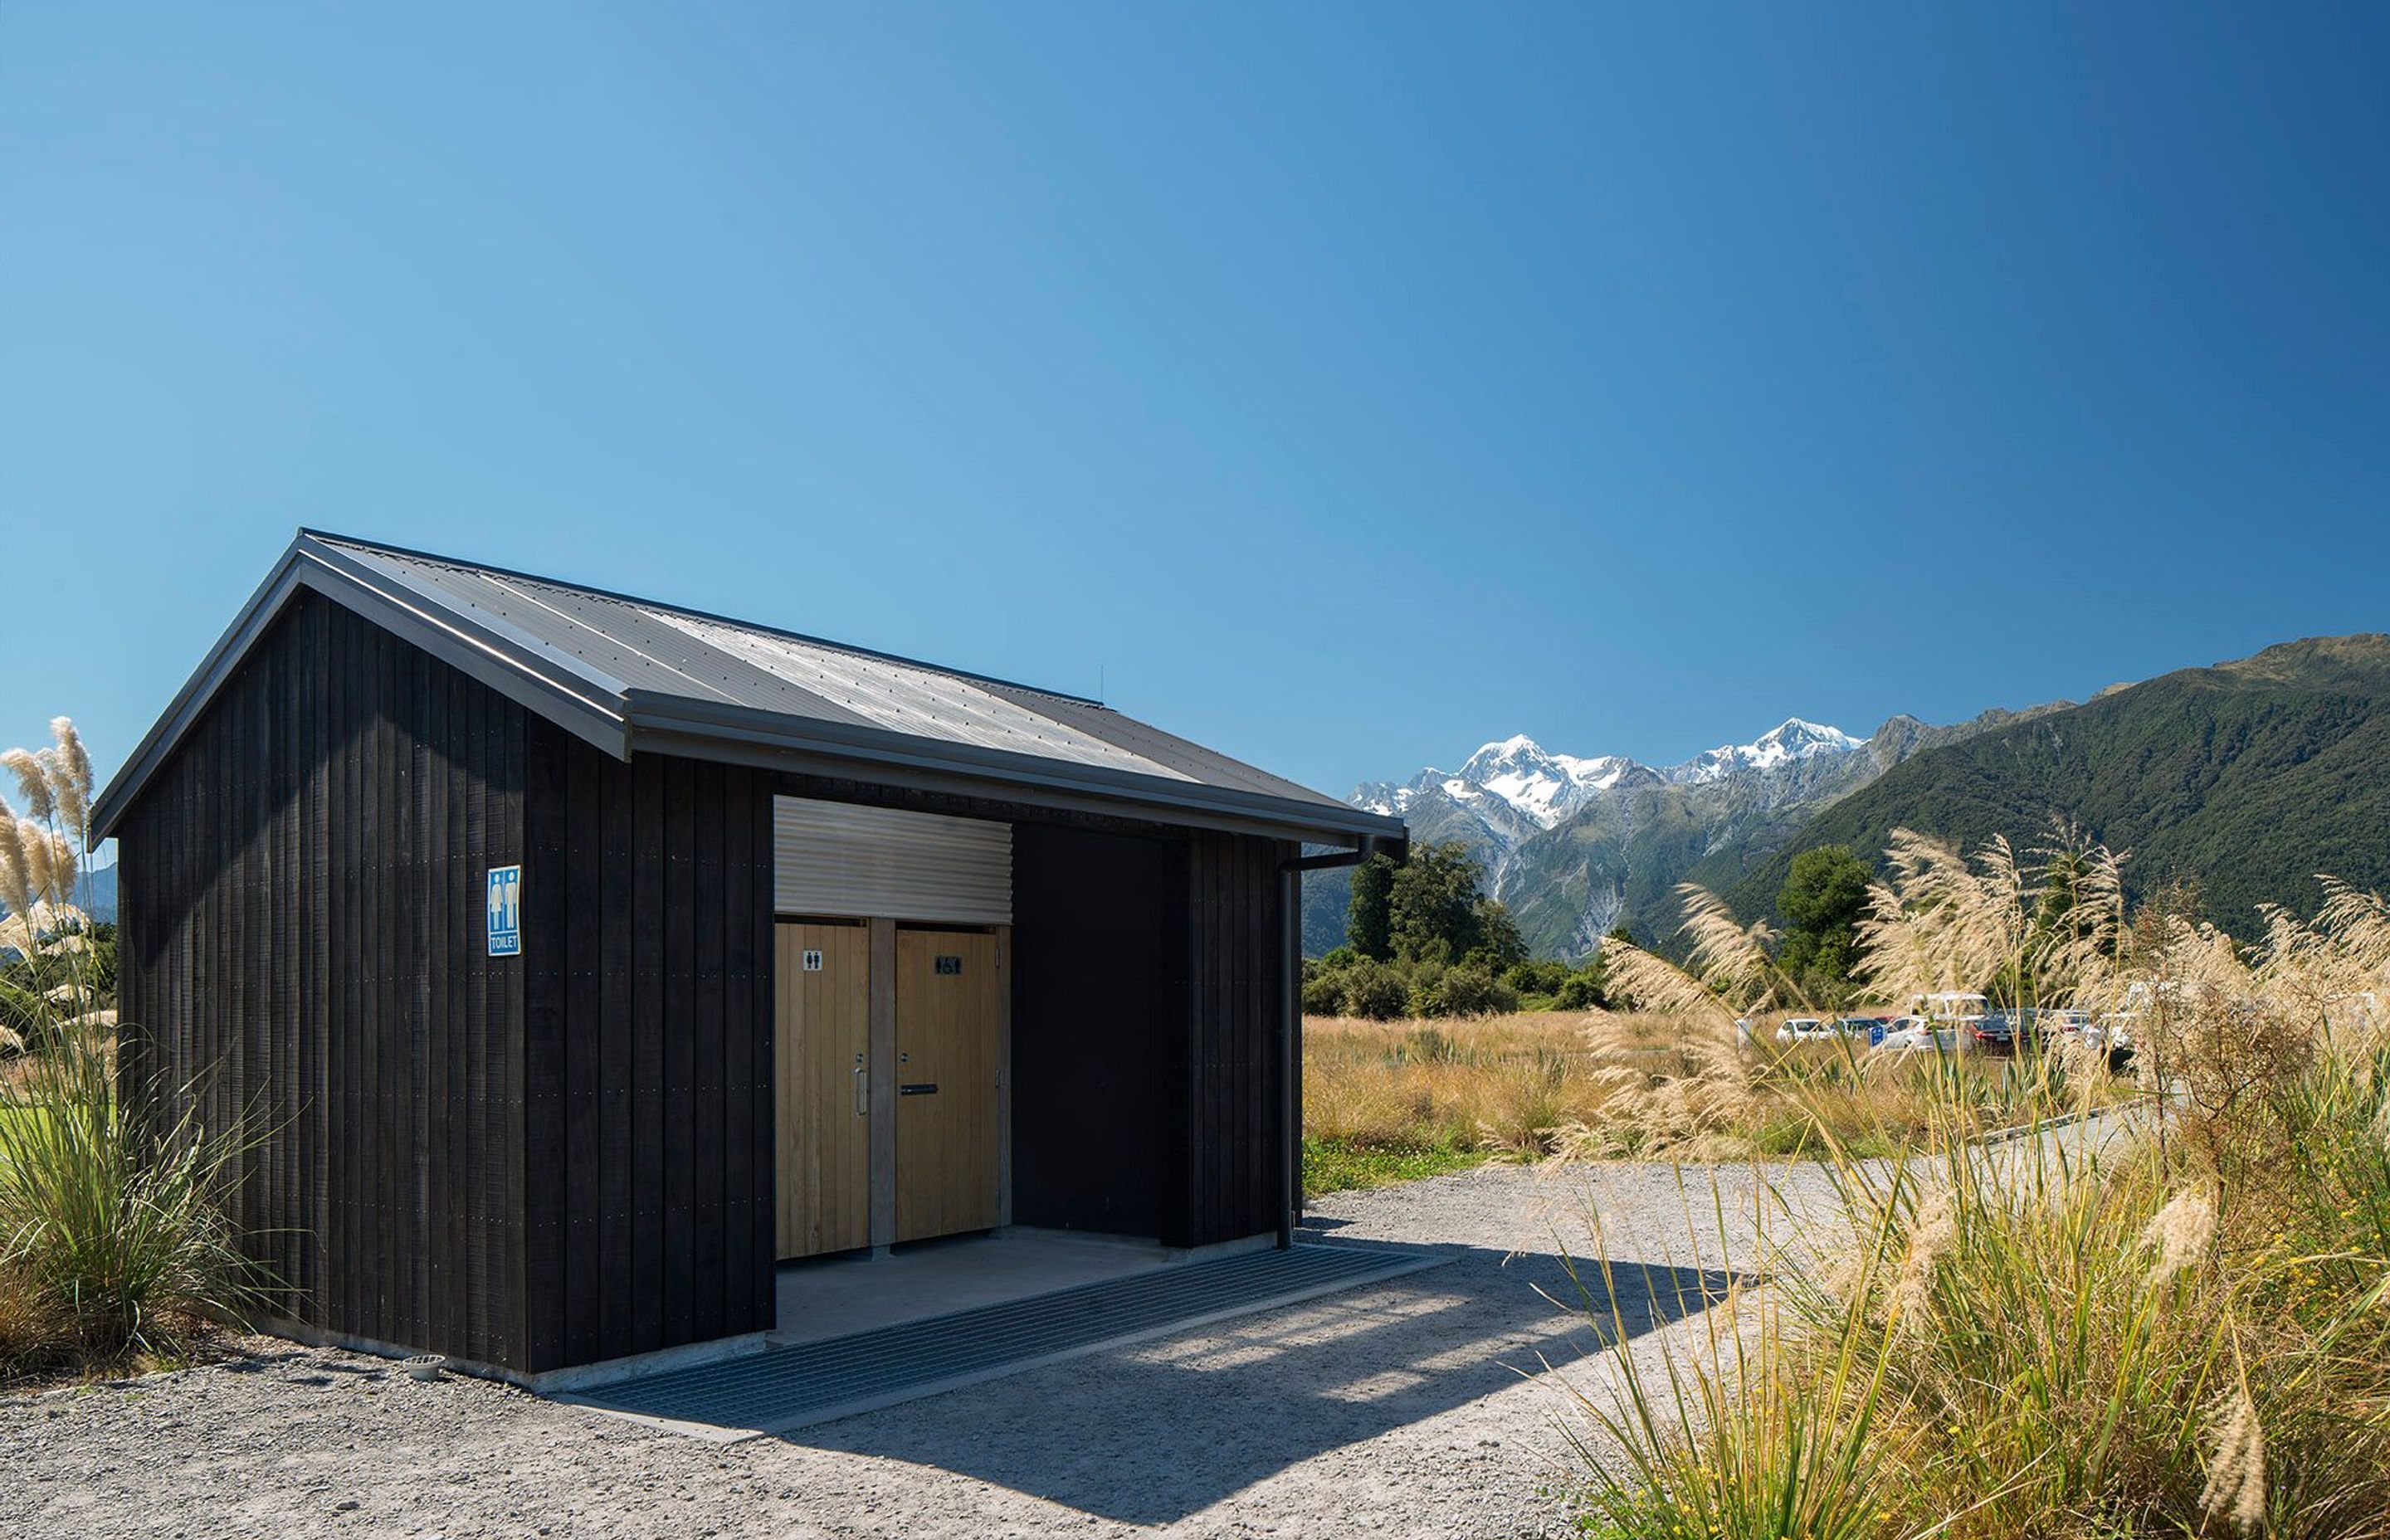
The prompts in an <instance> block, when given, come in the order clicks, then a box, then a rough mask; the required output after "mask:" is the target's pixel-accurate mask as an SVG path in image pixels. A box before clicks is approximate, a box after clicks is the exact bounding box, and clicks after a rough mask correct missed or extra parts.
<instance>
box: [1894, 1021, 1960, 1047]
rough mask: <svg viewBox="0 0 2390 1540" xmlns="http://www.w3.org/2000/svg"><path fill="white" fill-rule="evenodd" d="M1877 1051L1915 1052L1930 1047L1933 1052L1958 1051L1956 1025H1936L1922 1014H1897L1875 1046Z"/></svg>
mask: <svg viewBox="0 0 2390 1540" xmlns="http://www.w3.org/2000/svg"><path fill="white" fill-rule="evenodd" d="M1925 1049H1931V1050H1932V1051H1934V1052H1935V1053H1956V1052H1958V1051H1959V1031H1958V1029H1957V1028H1956V1027H1948V1026H1945V1027H1936V1026H1935V1025H1934V1023H1933V1022H1931V1021H1928V1020H1926V1019H1925V1018H1924V1017H1922V1016H1899V1017H1895V1018H1894V1019H1893V1021H1892V1024H1891V1026H1890V1027H1889V1028H1888V1029H1887V1030H1886V1031H1885V1033H1884V1034H1883V1041H1882V1042H1881V1043H1878V1044H1877V1045H1876V1051H1877V1052H1878V1053H1915V1052H1919V1051H1921V1050H1925Z"/></svg>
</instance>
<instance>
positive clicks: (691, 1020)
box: [523, 721, 775, 1369]
mask: <svg viewBox="0 0 2390 1540" xmlns="http://www.w3.org/2000/svg"><path fill="white" fill-rule="evenodd" d="M526 757H527V761H528V763H529V764H530V766H531V784H530V788H529V790H530V798H529V802H528V818H527V823H528V829H527V833H526V855H525V865H524V872H523V881H524V893H525V904H526V912H525V915H524V926H525V941H524V948H525V952H526V955H527V958H528V960H529V961H530V962H531V964H532V966H531V968H530V969H528V970H527V975H526V993H527V1009H526V1038H527V1044H526V1062H527V1065H528V1075H529V1084H530V1090H531V1095H530V1098H529V1101H528V1102H527V1117H526V1127H525V1132H524V1147H525V1157H526V1161H527V1171H528V1177H529V1185H528V1187H527V1190H526V1193H525V1204H526V1222H527V1239H528V1251H529V1257H528V1275H529V1277H528V1288H529V1291H530V1295H531V1297H532V1298H533V1299H534V1300H537V1301H544V1302H549V1308H547V1309H546V1311H545V1312H543V1313H537V1314H535V1315H534V1317H533V1320H532V1321H531V1323H530V1326H531V1330H530V1340H529V1343H528V1349H527V1356H526V1361H525V1364H524V1366H523V1367H528V1368H532V1369H545V1368H554V1367H563V1366H567V1365H573V1364H585V1363H592V1362H596V1361H598V1360H601V1359H606V1358H615V1357H621V1356H623V1354H632V1353H646V1352H649V1351H652V1350H654V1349H657V1348H662V1347H672V1346H677V1345H679V1344H681V1343H684V1342H697V1341H711V1340H713V1339H714V1338H718V1337H726V1336H736V1335H739V1333H742V1332H749V1331H760V1330H765V1329H767V1328H770V1326H771V1325H772V1312H773V1293H772V1280H773V1198H774V1191H775V1188H774V1181H775V1176H774V1165H773V1161H774V1149H775V1140H774V1130H773V1098H772V1029H773V1021H772V822H771V802H770V791H769V789H768V785H767V779H768V777H766V776H765V775H764V774H763V773H761V772H758V771H753V770H750V769H747V768H746V767H744V766H740V765H723V764H705V763H700V762H699V761H695V760H688V759H678V758H664V757H661V756H657V755H653V754H635V755H634V756H633V757H632V759H631V761H630V762H629V763H628V764H624V763H623V762H622V761H620V760H616V759H614V758H612V757H610V756H609V755H606V754H603V753H600V752H599V751H597V750H596V749H593V748H591V747H590V746H589V745H587V744H586V743H584V742H582V741H581V740H580V739H578V738H572V737H571V736H570V735H568V734H566V733H565V732H564V731H563V730H562V729H560V728H558V727H555V726H553V725H549V724H547V723H546V722H543V721H534V722H533V724H532V726H531V729H530V733H529V751H528V754H527V756H526ZM550 936H553V937H556V938H558V939H559V943H560V944H558V945H554V946H546V947H541V948H534V947H533V941H534V940H535V939H540V938H546V937H550Z"/></svg>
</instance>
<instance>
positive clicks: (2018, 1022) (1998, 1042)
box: [1967, 1010, 2033, 1053]
mask: <svg viewBox="0 0 2390 1540" xmlns="http://www.w3.org/2000/svg"><path fill="white" fill-rule="evenodd" d="M2020 1034H2022V1035H2024V1036H2027V1037H2030V1036H2032V1035H2033V1018H2032V1017H2031V1016H2030V1015H2028V1014H2027V1013H2025V1012H2024V1011H2018V1010H1990V1011H1985V1013H1984V1014H1983V1015H1981V1016H1978V1017H1976V1018H1975V1019H1974V1020H1972V1021H1970V1022H1968V1023H1967V1039H1968V1041H1967V1046H1969V1047H1971V1048H1976V1049H1979V1050H1981V1051H1983V1052H1985V1053H2014V1052H2015V1051H2016V1046H2017V1038H2018V1036H2019V1035H2020Z"/></svg>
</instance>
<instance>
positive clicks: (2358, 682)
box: [1717, 632, 2390, 937]
mask: <svg viewBox="0 0 2390 1540" xmlns="http://www.w3.org/2000/svg"><path fill="white" fill-rule="evenodd" d="M2053 817H2063V818H2066V819H2069V820H2071V821H2073V822H2074V823H2075V824H2076V825H2077V826H2078V827H2080V828H2082V829H2083V830H2084V831H2085V832H2086V833H2087V834H2088V835H2089V836H2090V837H2091V838H2093V839H2095V840H2100V841H2104V842H2106V843H2107V844H2109V845H2110V846H2111V847H2112V848H2114V849H2118V850H2120V851H2126V852H2128V853H2129V857H2128V859H2127V864H2126V867H2125V872H2126V878H2127V886H2128V890H2129V891H2131V892H2136V893H2146V892H2149V891H2151V890H2152V888H2154V887H2155V886H2157V885H2159V884H2161V883H2165V882H2168V881H2172V880H2176V879H2196V880H2197V881H2198V882H2199V883H2200V887H2201V893H2202V897H2203V902H2204V907H2205V908H2206V910H2207V913H2208V915H2209V918H2213V919H2215V920H2216V921H2217V923H2219V924H2221V925H2223V926H2224V927H2225V928H2226V929H2227V930H2230V931H2232V932H2233V933H2234V934H2236V935H2242V936H2244V937H2245V936H2248V935H2252V934H2255V932H2256V927H2257V926H2258V924H2259V922H2260V916H2259V905H2266V904H2276V905H2282V906H2284V907H2286V908H2290V909H2292V910H2294V911H2295V912H2299V913H2307V912H2311V911H2312V910H2313V908H2314V907H2315V904H2316V902H2317V900H2318V899H2319V897H2320V896H2321V895H2320V890H2319V888H2318V886H2317V884H2316V880H2315V879H2316V877H2317V876H2318V875H2319V874H2322V873H2329V874H2331V875H2332V876H2334V877H2338V878H2341V879H2345V880H2347V881H2350V882H2354V883H2356V884H2358V886H2359V887H2362V888H2367V889H2372V890H2377V891H2378V890H2381V889H2384V888H2390V845H2385V842H2384V841H2383V840H2382V838H2381V835H2380V831H2381V829H2382V828H2384V826H2385V825H2390V635H2383V634H2381V633H2378V632H2360V633H2356V634H2353V635H2344V636H2310V637H2304V638H2301V639H2299V640H2296V641H2291V642H2281V643H2277V644H2275V645H2274V646H2272V647H2268V648H2263V649H2262V650H2260V651H2258V652H2255V653H2254V654H2252V655H2250V656H2249V657H2247V658H2242V659H2230V660H2226V661H2222V662H2217V663H2212V664H2208V665H2205V666H2204V667H2197V668H2187V669H2178V670H2175V671H2174V672H2172V673H2169V674H2160V675H2158V676H2156V677H2155V678H2152V679H2147V680H2143V681H2140V682H2139V683H2138V684H2133V685H2127V686H2122V687H2112V688H2110V689H2107V690H2103V691H2101V693H2100V694H2099V695H2096V696H2094V697H2093V698H2092V699H2089V700H2088V701H2085V702H2084V703H2082V704H2081V705H2079V706H2070V707H2067V708H2065V709H2064V710H2063V711H2062V712H2043V713H2039V714H2037V715H2032V716H2028V717H2025V718H2023V719H2021V720H2018V721H2014V722H2010V723H2005V724H2002V725H1999V726H1998V727H1997V728H1994V729H1992V730H1990V731H1988V732H1985V733H1984V734H1980V735H1977V736H1975V737H1973V738H1970V739H1967V740H1963V741H1959V742H1951V743H1943V744H1937V745H1933V746H1929V747H1928V748H1926V749H1924V750H1921V751H1918V752H1916V753H1914V754H1912V755H1910V756H1909V757H1908V759H1907V760H1906V761H1904V762H1903V763H1902V764H1899V765H1898V766H1896V767H1895V768H1893V769H1891V770H1890V771H1888V772H1887V773H1886V774H1885V775H1883V776H1881V777H1879V778H1878V779H1876V780H1875V781H1873V782H1872V783H1870V785H1869V786H1867V787H1865V788H1863V789H1859V790H1857V791H1856V792H1855V793H1854V794H1853V795H1851V796H1850V797H1848V798H1846V799H1844V800H1841V801H1838V802H1836V803H1835V804H1834V805H1832V806H1831V807H1827V808H1824V809H1821V810H1820V811H1819V812H1818V815H1817V817H1816V818H1815V819H1814V820H1813V821H1812V822H1811V824H1810V825H1809V827H1807V828H1804V829H1803V830H1801V831H1800V833H1799V835H1798V837H1797V839H1795V840H1793V841H1787V842H1786V843H1784V844H1783V845H1781V846H1780V847H1779V848H1778V849H1777V850H1775V851H1774V852H1772V853H1770V854H1769V855H1768V856H1767V859H1766V860H1764V861H1763V862H1761V863H1759V864H1758V865H1756V866H1753V867H1752V868H1750V869H1749V870H1748V871H1747V872H1746V873H1745V874H1744V875H1743V876H1742V878H1741V879H1740V880H1739V881H1737V882H1734V883H1720V884H1717V886H1718V888H1719V891H1720V892H1724V893H1725V894H1726V896H1727V897H1728V902H1729V903H1730V904H1731V905H1733V906H1734V908H1735V909H1736V911H1737V912H1738V913H1739V914H1741V915H1743V916H1745V917H1746V918H1758V917H1760V916H1764V915H1767V914H1768V913H1769V912H1770V911H1772V910H1773V908H1774V906H1775V898H1776V893H1777V891H1778V889H1779V888H1780V886H1781V884H1782V879H1783V874H1784V872H1785V871H1786V870H1787V869H1789V866H1790V864H1791V860H1792V856H1793V854H1795V853H1798V852H1799V851H1800V850H1805V849H1807V848H1810V847H1812V846H1814V845H1820V844H1844V845H1848V846H1850V847H1851V848H1852V849H1854V850H1855V851H1857V852H1858V853H1860V854H1861V855H1863V856H1867V857H1870V858H1873V857H1874V856H1876V855H1877V854H1878V853H1881V851H1882V848H1883V845H1884V842H1885V841H1886V840H1887V839H1888V838H1889V836H1890V832H1891V830H1892V829H1894V828H1913V829H1916V830H1918V831H1919V832H1921V833H1925V834H1930V835H1933V836H1935V837H1936V838H1940V839H1944V840H1950V841H1957V842H1959V843H1960V844H1962V845H1967V846H1972V845H1974V844H1977V843H1980V842H1981V841H1984V840H1986V839H1989V838H1990V837H1991V836H1992V835H1994V834H2006V835H2008V836H2009V837H2010V838H2011V840H2013V841H2018V842H2019V843H2020V844H2024V843H2028V842H2030V841H2034V840H2035V839H2036V838H2037V837H2038V836H2039V835H2040V834H2041V833H2042V832H2043V831H2045V830H2046V829H2048V828H2049V821H2050V819H2051V818H2053Z"/></svg>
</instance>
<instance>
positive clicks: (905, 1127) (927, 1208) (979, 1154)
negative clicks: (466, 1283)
mask: <svg viewBox="0 0 2390 1540" xmlns="http://www.w3.org/2000/svg"><path fill="white" fill-rule="evenodd" d="M998 961H999V956H998V951H997V947H996V937H994V936H992V935H988V934H986V933H984V932H980V931H967V930H900V931H898V932H897V933H896V1237H895V1238H897V1239H898V1240H919V1239H920V1238H923V1237H925V1236H933V1235H954V1234H956V1233H957V1232H959V1231H964V1230H990V1229H994V1228H995V1227H996V1225H997V1224H998V1223H999V1220H998V1214H999V1213H1000V1210H1001V1201H1000V1199H1001V1194H1000V1191H999V1187H1000V1180H999V1174H998V1169H997V1161H998V1158H999V1151H1000V1149H1001V1147H1002V1142H1003V1139H1002V1129H1001V1126H1000V1124H999V1122H998V1119H997V1116H996V1110H997V1104H998V1098H997V1075H998V1069H999V1066H1000V1065H1001V1064H1002V1062H1003V1046H1004V1045H1003V1025H1004V997H1005V996H1004V977H1003V972H1002V969H1000V968H999V967H998Z"/></svg>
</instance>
